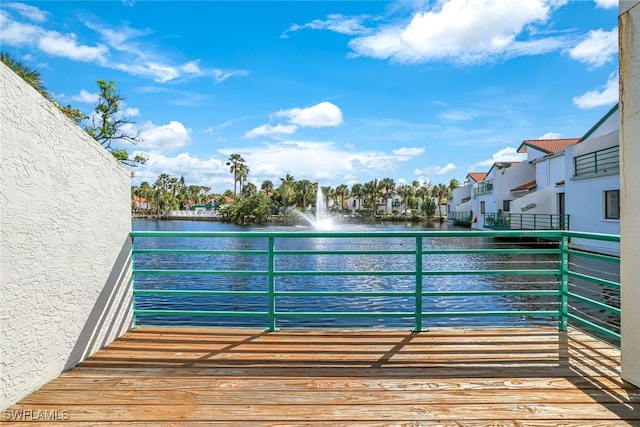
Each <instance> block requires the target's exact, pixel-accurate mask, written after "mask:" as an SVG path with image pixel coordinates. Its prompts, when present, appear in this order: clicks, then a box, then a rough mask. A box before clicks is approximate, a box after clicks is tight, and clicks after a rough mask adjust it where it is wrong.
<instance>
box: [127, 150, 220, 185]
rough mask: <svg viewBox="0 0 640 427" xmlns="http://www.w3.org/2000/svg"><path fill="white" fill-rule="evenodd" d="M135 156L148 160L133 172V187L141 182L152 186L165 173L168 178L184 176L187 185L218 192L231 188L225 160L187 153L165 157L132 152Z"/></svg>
mask: <svg viewBox="0 0 640 427" xmlns="http://www.w3.org/2000/svg"><path fill="white" fill-rule="evenodd" d="M135 154H143V155H144V156H145V157H147V158H148V160H147V163H146V164H144V165H140V166H138V167H137V168H136V169H135V171H134V173H135V177H134V179H133V182H134V183H135V185H139V184H140V183H141V182H143V181H147V182H149V183H150V184H153V183H154V182H155V181H156V179H157V178H158V175H160V174H161V173H167V174H169V175H170V176H176V177H180V176H184V179H185V182H186V183H187V184H197V185H206V186H209V187H211V188H214V189H217V190H218V191H220V190H224V189H226V188H229V187H233V178H232V177H231V175H230V174H229V168H228V167H227V166H226V165H225V161H226V159H222V158H215V157H211V158H206V159H200V158H198V157H194V156H193V155H191V154H190V153H188V152H183V153H180V154H177V155H175V156H167V155H166V154H164V153H162V152H159V151H134V152H133V155H135ZM214 191H215V190H214Z"/></svg>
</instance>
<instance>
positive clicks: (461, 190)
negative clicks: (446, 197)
mask: <svg viewBox="0 0 640 427" xmlns="http://www.w3.org/2000/svg"><path fill="white" fill-rule="evenodd" d="M472 189H473V183H471V182H468V183H467V184H465V185H463V186H461V187H458V188H455V189H454V190H453V191H452V196H451V201H450V202H449V204H450V205H451V211H452V212H462V211H464V210H467V211H468V210H471V209H470V208H467V209H463V207H462V206H461V205H462V204H463V202H462V200H463V199H466V198H467V197H471V194H472V193H473V192H472ZM468 203H469V202H464V204H465V205H467V204H468Z"/></svg>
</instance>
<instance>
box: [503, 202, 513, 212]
mask: <svg viewBox="0 0 640 427" xmlns="http://www.w3.org/2000/svg"><path fill="white" fill-rule="evenodd" d="M510 211H511V200H503V201H502V212H510Z"/></svg>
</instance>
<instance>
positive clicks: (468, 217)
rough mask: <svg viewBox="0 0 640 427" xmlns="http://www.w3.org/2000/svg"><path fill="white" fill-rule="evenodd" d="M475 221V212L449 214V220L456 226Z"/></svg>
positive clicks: (451, 212)
mask: <svg viewBox="0 0 640 427" xmlns="http://www.w3.org/2000/svg"><path fill="white" fill-rule="evenodd" d="M472 219H473V212H471V211H462V212H454V211H450V212H449V213H448V214H447V220H449V221H453V223H454V224H465V225H469V224H471V221H472Z"/></svg>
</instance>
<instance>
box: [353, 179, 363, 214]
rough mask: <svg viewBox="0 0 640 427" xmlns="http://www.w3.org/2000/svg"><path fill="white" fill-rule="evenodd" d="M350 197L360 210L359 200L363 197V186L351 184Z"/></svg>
mask: <svg viewBox="0 0 640 427" xmlns="http://www.w3.org/2000/svg"><path fill="white" fill-rule="evenodd" d="M351 195H352V196H353V197H355V198H356V199H357V200H358V209H360V200H362V198H363V197H364V186H363V185H362V184H360V183H356V184H353V186H352V187H351Z"/></svg>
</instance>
